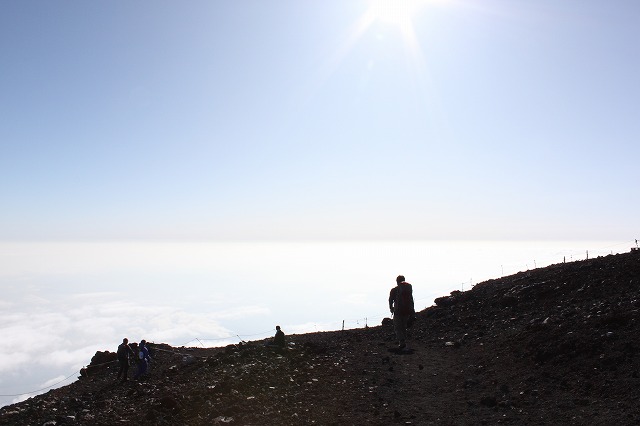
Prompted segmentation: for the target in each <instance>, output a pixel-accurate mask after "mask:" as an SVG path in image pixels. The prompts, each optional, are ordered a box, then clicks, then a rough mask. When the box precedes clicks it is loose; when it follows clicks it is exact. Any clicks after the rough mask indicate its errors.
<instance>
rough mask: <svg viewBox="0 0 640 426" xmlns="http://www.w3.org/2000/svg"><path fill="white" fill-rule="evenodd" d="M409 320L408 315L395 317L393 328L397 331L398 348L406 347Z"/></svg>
mask: <svg viewBox="0 0 640 426" xmlns="http://www.w3.org/2000/svg"><path fill="white" fill-rule="evenodd" d="M408 320H409V316H408V315H394V317H393V326H394V328H395V331H396V338H397V339H398V346H399V347H400V348H404V347H405V346H406V340H407V322H408Z"/></svg>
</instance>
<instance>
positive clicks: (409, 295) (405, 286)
mask: <svg viewBox="0 0 640 426" xmlns="http://www.w3.org/2000/svg"><path fill="white" fill-rule="evenodd" d="M389 310H390V311H391V313H392V314H393V328H394V330H395V332H396V338H397V339H398V348H399V349H403V348H404V347H406V346H407V344H406V340H407V325H408V323H409V319H410V318H411V317H413V315H415V312H416V311H415V308H414V306H413V287H411V284H409V283H408V282H406V281H405V280H404V276H403V275H398V277H397V278H396V286H395V287H394V288H392V289H391V292H390V293H389Z"/></svg>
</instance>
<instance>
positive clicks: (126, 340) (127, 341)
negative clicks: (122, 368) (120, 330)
mask: <svg viewBox="0 0 640 426" xmlns="http://www.w3.org/2000/svg"><path fill="white" fill-rule="evenodd" d="M122 343H124V344H125V345H126V344H127V343H129V339H127V338H126V337H125V338H124V339H122Z"/></svg>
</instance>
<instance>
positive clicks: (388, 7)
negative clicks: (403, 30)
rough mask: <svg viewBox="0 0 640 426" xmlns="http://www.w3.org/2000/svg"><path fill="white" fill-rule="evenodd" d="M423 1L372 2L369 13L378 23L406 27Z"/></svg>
mask: <svg viewBox="0 0 640 426" xmlns="http://www.w3.org/2000/svg"><path fill="white" fill-rule="evenodd" d="M422 3H424V0H373V1H372V4H371V9H370V13H371V15H372V16H373V18H374V19H375V20H377V21H379V22H384V23H387V24H393V25H399V26H406V25H411V18H412V17H413V15H414V14H415V13H416V11H417V10H418V8H419V7H420V5H421V4H422Z"/></svg>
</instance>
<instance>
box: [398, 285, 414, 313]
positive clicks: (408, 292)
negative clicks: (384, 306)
mask: <svg viewBox="0 0 640 426" xmlns="http://www.w3.org/2000/svg"><path fill="white" fill-rule="evenodd" d="M394 313H395V314H396V315H409V314H413V313H414V311H413V289H412V288H411V284H409V283H406V282H402V283H400V284H398V287H397V289H396V297H395V301H394Z"/></svg>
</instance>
